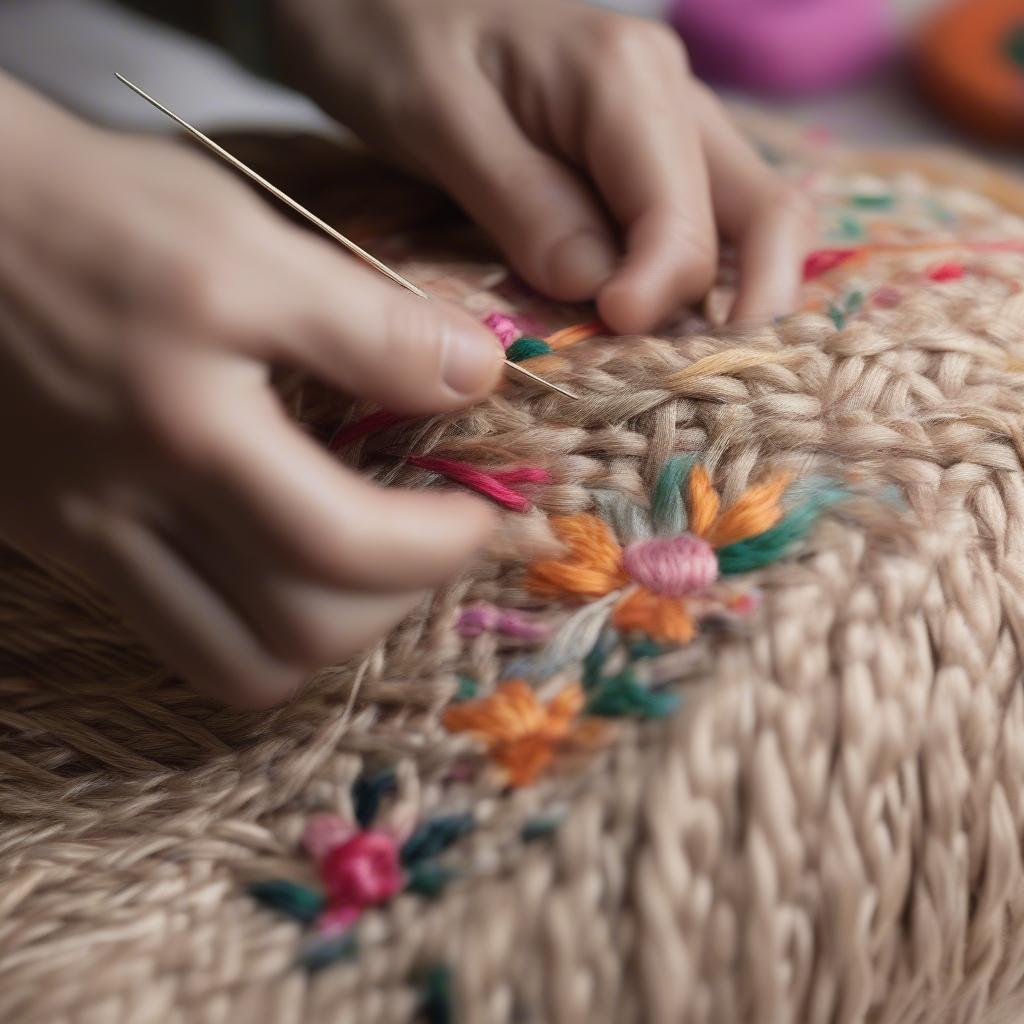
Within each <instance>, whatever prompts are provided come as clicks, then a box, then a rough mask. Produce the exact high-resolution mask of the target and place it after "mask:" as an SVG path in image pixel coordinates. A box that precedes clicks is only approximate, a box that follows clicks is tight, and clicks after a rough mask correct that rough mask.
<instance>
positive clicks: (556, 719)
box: [442, 679, 590, 786]
mask: <svg viewBox="0 0 1024 1024" xmlns="http://www.w3.org/2000/svg"><path fill="white" fill-rule="evenodd" d="M583 704H584V695H583V689H582V687H580V686H579V685H578V684H574V685H573V686H568V687H566V688H565V689H564V690H562V691H561V693H559V694H558V695H557V696H555V697H553V698H552V699H551V700H550V701H549V702H548V703H547V704H546V705H545V704H542V703H541V702H540V700H538V698H537V694H536V693H535V692H534V690H533V689H532V687H530V686H529V685H528V684H527V683H525V682H523V681H522V680H521V679H513V680H510V681H508V682H505V683H502V684H501V685H500V686H499V687H498V688H497V689H496V690H495V692H494V693H493V694H491V696H489V697H483V698H481V699H480V700H471V701H466V702H465V703H464V704H456V705H455V706H454V707H451V708H449V709H448V710H447V711H446V712H445V714H444V717H443V719H442V721H443V723H444V726H445V728H446V729H448V730H449V731H451V732H465V733H469V734H470V735H472V736H474V737H476V738H477V739H479V740H480V741H482V742H483V743H484V745H485V746H486V748H487V752H488V754H490V756H491V758H492V759H493V760H494V761H495V762H497V763H498V764H499V765H501V767H502V768H503V769H504V770H505V773H506V775H507V777H508V781H509V783H510V784H511V785H513V786H528V785H530V784H531V783H532V782H534V781H535V780H536V779H537V778H538V776H540V774H541V773H542V772H543V771H544V770H545V769H546V768H547V767H548V766H549V765H550V764H551V762H552V760H553V759H554V756H555V751H556V749H557V748H558V747H559V746H561V745H563V744H565V743H567V742H569V741H571V740H573V739H574V738H576V737H579V738H581V739H583V740H588V739H590V735H589V730H587V729H585V728H584V727H583V723H581V721H580V714H581V712H582V711H583Z"/></svg>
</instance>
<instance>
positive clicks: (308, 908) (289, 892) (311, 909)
mask: <svg viewBox="0 0 1024 1024" xmlns="http://www.w3.org/2000/svg"><path fill="white" fill-rule="evenodd" d="M248 892H249V895H250V896H252V897H253V898H254V899H256V900H258V901H259V902H260V903H262V904H263V906H265V907H269V908H270V909H271V910H276V911H277V912H278V913H279V914H287V916H288V917H292V918H294V919H295V920H296V921H301V922H302V923H303V924H312V922H313V921H315V920H316V919H317V918H318V917H319V916H320V913H321V911H322V910H323V909H324V906H325V903H326V901H325V900H324V896H323V893H321V892H318V891H317V890H316V889H311V888H310V887H309V886H307V885H301V884H300V883H298V882H292V881H290V880H289V879H287V878H270V879H268V880H267V881H265V882H253V883H252V884H251V885H250V886H249V887H248Z"/></svg>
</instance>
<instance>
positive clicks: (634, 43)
mask: <svg viewBox="0 0 1024 1024" xmlns="http://www.w3.org/2000/svg"><path fill="white" fill-rule="evenodd" d="M590 46H591V50H592V53H593V54H594V55H595V56H597V57H598V58H599V59H600V60H601V62H602V63H607V64H610V65H612V66H613V67H623V66H625V67H630V68H632V67H641V68H649V67H650V65H651V62H652V60H653V61H656V62H657V63H658V64H659V65H660V64H662V63H663V62H665V63H668V62H677V63H681V64H682V65H683V67H684V68H686V69H687V70H688V62H687V57H686V50H685V48H684V47H683V43H682V40H681V39H680V38H679V36H678V34H677V33H676V32H674V31H673V30H672V29H671V28H669V27H668V26H667V25H663V24H660V23H658V22H655V21H648V20H646V19H642V18H630V17H624V16H622V15H600V16H598V17H595V19H594V21H593V23H592V26H591V32H590Z"/></svg>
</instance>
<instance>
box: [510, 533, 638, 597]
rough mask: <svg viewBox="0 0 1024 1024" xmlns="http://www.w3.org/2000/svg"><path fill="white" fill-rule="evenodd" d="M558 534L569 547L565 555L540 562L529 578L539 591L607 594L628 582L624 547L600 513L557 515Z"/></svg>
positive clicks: (529, 584)
mask: <svg viewBox="0 0 1024 1024" xmlns="http://www.w3.org/2000/svg"><path fill="white" fill-rule="evenodd" d="M550 524H551V528H552V529H553V530H554V532H555V535H556V536H557V537H558V538H559V539H560V540H562V541H563V542H564V543H565V544H566V545H567V546H568V548H569V553H568V555H567V556H565V557H564V558H558V559H546V560H544V561H541V562H536V563H534V565H533V566H532V567H531V568H530V572H529V574H528V575H527V577H526V586H527V587H528V588H529V589H530V590H532V591H533V592H534V593H535V594H540V595H543V596H546V597H559V596H561V595H564V594H577V595H579V596H580V597H603V596H604V595H605V594H610V593H611V592H612V591H613V590H617V589H618V588H619V587H621V586H622V585H623V584H624V583H625V582H626V579H627V577H626V574H625V572H623V569H622V548H621V547H620V546H619V544H618V542H617V541H616V540H615V537H614V536H613V535H612V532H611V531H610V530H609V529H608V527H607V525H606V524H605V523H604V522H603V521H602V520H601V519H598V518H597V516H592V515H578V516H553V517H552V518H551V519H550Z"/></svg>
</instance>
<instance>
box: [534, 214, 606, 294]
mask: <svg viewBox="0 0 1024 1024" xmlns="http://www.w3.org/2000/svg"><path fill="white" fill-rule="evenodd" d="M617 263H618V254H617V252H616V250H615V245H614V243H613V241H612V239H611V237H610V236H609V234H608V233H607V232H604V231H598V230H596V229H594V228H590V227H585V228H580V229H579V230H578V231H574V232H573V233H572V234H569V235H567V236H566V237H564V238H562V239H560V240H559V241H557V242H556V243H555V244H554V245H552V247H551V249H550V251H549V253H548V256H547V260H546V261H545V271H546V272H545V278H546V281H545V282H544V283H545V290H546V291H548V293H549V294H550V295H551V296H552V297H554V298H556V299H560V300H562V301H563V302H582V301H585V300H587V299H592V298H593V297H594V296H595V295H596V294H597V293H598V291H599V290H600V288H601V286H602V285H603V284H604V283H605V282H606V281H608V279H609V278H610V277H611V276H612V274H613V273H614V272H615V268H616V265H617Z"/></svg>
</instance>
